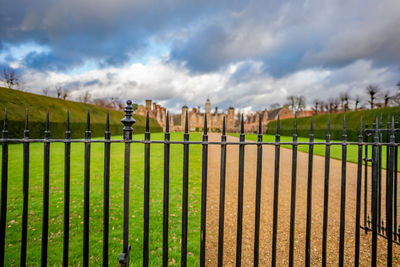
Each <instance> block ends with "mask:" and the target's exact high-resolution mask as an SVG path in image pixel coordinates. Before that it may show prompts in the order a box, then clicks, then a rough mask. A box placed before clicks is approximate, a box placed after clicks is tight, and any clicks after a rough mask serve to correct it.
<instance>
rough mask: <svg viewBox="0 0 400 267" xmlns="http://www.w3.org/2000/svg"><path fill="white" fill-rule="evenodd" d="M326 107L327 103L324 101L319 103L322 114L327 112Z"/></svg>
mask: <svg viewBox="0 0 400 267" xmlns="http://www.w3.org/2000/svg"><path fill="white" fill-rule="evenodd" d="M325 107H326V103H325V101H322V100H321V101H320V102H319V111H320V112H322V113H323V112H325Z"/></svg>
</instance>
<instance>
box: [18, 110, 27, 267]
mask: <svg viewBox="0 0 400 267" xmlns="http://www.w3.org/2000/svg"><path fill="white" fill-rule="evenodd" d="M28 139H29V130H28V109H26V115H25V130H24V140H25V141H27V140H28ZM22 188H23V189H22V192H23V199H24V200H23V208H22V209H23V211H22V234H21V264H20V265H21V266H26V242H27V235H28V197H29V143H28V142H24V143H23V185H22Z"/></svg>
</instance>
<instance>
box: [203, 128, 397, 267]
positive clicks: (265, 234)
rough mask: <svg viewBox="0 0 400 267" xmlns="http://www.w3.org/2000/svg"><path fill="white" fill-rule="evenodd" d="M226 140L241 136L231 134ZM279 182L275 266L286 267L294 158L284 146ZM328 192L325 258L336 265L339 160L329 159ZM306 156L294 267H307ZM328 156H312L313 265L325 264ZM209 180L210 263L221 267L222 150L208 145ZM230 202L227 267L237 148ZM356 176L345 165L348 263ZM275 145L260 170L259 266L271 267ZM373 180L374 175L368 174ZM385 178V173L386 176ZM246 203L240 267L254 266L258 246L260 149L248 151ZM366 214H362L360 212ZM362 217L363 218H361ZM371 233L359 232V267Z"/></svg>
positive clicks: (301, 159) (366, 257)
mask: <svg viewBox="0 0 400 267" xmlns="http://www.w3.org/2000/svg"><path fill="white" fill-rule="evenodd" d="M227 139H228V141H235V140H237V138H235V137H231V136H229V137H228V138H227ZM209 140H210V141H219V140H220V135H217V134H210V137H209ZM280 159H281V161H280V162H281V164H280V184H279V216H278V244H277V249H278V250H277V265H278V266H284V265H287V264H288V255H289V253H288V251H289V225H290V221H289V218H290V189H291V159H292V151H291V150H289V149H284V148H281V157H280ZM330 164H331V169H330V192H329V222H328V224H329V226H328V244H327V248H328V251H327V255H328V265H329V266H337V264H338V249H339V222H340V220H339V214H340V213H339V212H340V181H341V161H338V160H331V162H330ZM307 166H308V154H306V153H302V152H298V165H297V194H296V224H295V225H296V226H295V250H294V254H295V263H294V265H295V266H302V265H304V258H305V256H304V255H305V233H306V190H307V171H308V167H307ZM324 166H325V164H324V158H323V157H320V156H314V167H313V190H312V231H311V233H312V236H311V265H312V266H317V265H320V262H321V251H322V249H321V246H322V217H323V190H324ZM208 171H209V178H208V197H207V245H206V247H207V251H206V253H207V254H206V257H207V263H208V266H216V265H217V255H218V212H219V185H220V182H219V181H220V147H219V146H217V145H210V146H209V165H208ZM226 171H227V172H226V200H225V235H224V266H234V264H235V255H236V251H235V250H236V220H237V191H238V188H237V180H238V146H237V145H232V146H228V149H227V169H226ZM356 173H357V165H356V164H352V163H348V164H347V183H346V187H347V191H346V192H347V193H346V230H345V265H346V266H350V265H353V261H354V235H355V207H356ZM273 175H274V147H272V146H264V147H263V169H262V195H261V198H262V204H261V227H260V265H267V266H269V265H270V264H271V239H272V205H273V186H274V184H273V177H274V176H273ZM369 177H370V176H369ZM383 177H385V174H384V173H383ZM244 180H245V182H244V204H243V211H244V213H243V244H242V266H251V265H253V244H254V216H255V215H254V211H255V190H256V186H255V184H256V183H255V181H256V146H247V147H246V149H245V177H244ZM361 212H362V210H361ZM362 218H363V217H362ZM378 239H379V243H378V246H379V249H378V254H379V264H378V265H379V266H383V265H385V266H386V240H385V239H383V238H378ZM370 243H371V234H368V235H365V234H364V232H361V246H360V265H361V266H368V265H370V251H371V248H370ZM393 262H394V263H395V264H394V265H393V266H395V265H397V264H400V247H399V246H397V245H395V244H394V245H393Z"/></svg>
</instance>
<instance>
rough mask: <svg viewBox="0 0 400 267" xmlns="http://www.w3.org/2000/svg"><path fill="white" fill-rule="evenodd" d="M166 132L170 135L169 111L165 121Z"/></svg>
mask: <svg viewBox="0 0 400 267" xmlns="http://www.w3.org/2000/svg"><path fill="white" fill-rule="evenodd" d="M165 123H166V124H165V132H166V133H168V132H169V111H167V119H166V121H165Z"/></svg>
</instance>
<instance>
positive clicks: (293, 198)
mask: <svg viewBox="0 0 400 267" xmlns="http://www.w3.org/2000/svg"><path fill="white" fill-rule="evenodd" d="M296 120H297V119H296V115H295V116H294V131H293V145H292V185H291V196H290V229H289V231H290V236H289V266H290V267H292V266H293V262H294V227H295V219H296V172H297V121H296Z"/></svg>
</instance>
